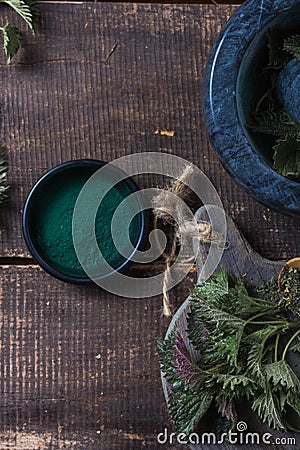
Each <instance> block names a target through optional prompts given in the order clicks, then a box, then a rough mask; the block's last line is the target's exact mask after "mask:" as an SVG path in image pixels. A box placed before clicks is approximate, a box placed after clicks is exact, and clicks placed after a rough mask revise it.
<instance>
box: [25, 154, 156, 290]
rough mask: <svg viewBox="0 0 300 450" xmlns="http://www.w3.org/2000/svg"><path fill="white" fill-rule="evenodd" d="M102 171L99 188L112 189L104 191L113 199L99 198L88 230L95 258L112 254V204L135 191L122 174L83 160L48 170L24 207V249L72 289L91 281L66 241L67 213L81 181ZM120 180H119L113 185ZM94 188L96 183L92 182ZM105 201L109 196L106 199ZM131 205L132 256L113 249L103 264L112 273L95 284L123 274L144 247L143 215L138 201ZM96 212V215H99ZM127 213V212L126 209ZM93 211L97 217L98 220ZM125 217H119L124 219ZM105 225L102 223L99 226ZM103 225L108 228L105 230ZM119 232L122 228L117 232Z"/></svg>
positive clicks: (70, 220)
mask: <svg viewBox="0 0 300 450" xmlns="http://www.w3.org/2000/svg"><path fill="white" fill-rule="evenodd" d="M104 166H105V172H104V173H105V175H104V174H103V175H102V173H101V175H100V184H101V183H108V185H109V186H110V184H111V186H114V187H113V190H111V191H110V192H113V194H110V193H108V194H107V197H104V200H103V202H104V203H103V207H102V204H101V205H100V206H99V210H98V212H97V219H96V220H95V225H94V226H95V233H96V234H97V237H98V235H99V236H100V242H99V245H100V246H101V245H102V249H101V252H102V253H103V254H104V256H105V252H106V254H108V251H107V248H113V247H111V236H110V228H109V226H110V224H111V217H112V215H113V213H114V211H113V205H114V202H115V206H118V202H121V201H122V200H123V199H125V198H126V197H128V196H129V195H130V194H132V193H135V192H138V190H139V188H138V186H137V185H136V184H135V183H134V181H133V180H132V179H131V178H129V177H127V178H124V175H125V174H124V172H122V171H121V170H120V169H119V168H117V167H115V166H113V165H111V164H109V165H106V163H104V162H103V161H98V160H89V159H82V160H74V161H69V162H66V163H63V164H61V165H59V166H56V167H54V168H53V169H51V170H50V171H49V172H47V173H46V174H45V175H43V176H42V177H41V178H40V179H39V180H38V181H37V183H36V184H35V185H34V186H33V188H32V190H31V192H30V193H29V195H28V197H27V200H26V202H25V206H24V212H23V234H24V238H25V241H26V244H27V246H28V249H29V251H30V253H31V254H32V256H33V258H34V259H35V260H36V261H37V263H38V264H39V265H40V266H41V267H42V268H43V269H45V270H46V271H47V272H48V273H49V274H51V275H53V276H54V277H56V278H58V279H60V280H63V281H66V282H70V283H76V284H82V283H88V282H90V281H91V280H90V278H89V277H88V275H87V274H86V273H85V271H84V270H83V269H82V267H81V264H80V263H79V261H78V259H77V255H76V252H75V249H74V245H73V240H72V226H73V211H74V205H75V203H76V201H77V198H78V195H79V192H80V191H81V189H82V187H83V186H84V185H85V183H86V181H87V180H89V179H90V177H91V176H92V175H93V174H94V173H95V172H97V171H98V170H99V169H100V168H102V167H104ZM120 176H121V177H122V178H124V179H123V180H122V181H119V182H118V183H117V181H118V180H119V179H120ZM97 177H98V175H97ZM103 177H105V180H102V178H103ZM97 182H99V180H98V178H97ZM96 188H97V185H96ZM92 195H93V192H92ZM109 195H111V196H110V197H109ZM112 195H113V196H112ZM106 199H107V200H106ZM129 201H130V199H129ZM132 201H134V202H138V205H136V204H135V205H134V207H138V209H139V211H140V212H139V213H138V214H137V215H136V216H135V217H134V218H133V220H132V223H133V222H134V221H135V222H134V226H133V228H132V230H133V231H132V233H131V235H130V238H131V244H132V245H133V247H134V251H133V252H132V253H131V254H130V256H129V257H127V258H125V257H124V256H122V255H121V254H119V253H118V252H117V251H115V250H114V249H113V253H111V255H110V256H109V258H110V259H109V260H107V262H108V263H109V264H110V265H111V266H112V269H111V270H110V271H108V272H105V273H101V275H99V276H97V278H98V279H100V278H104V277H108V276H112V275H113V274H114V273H115V272H124V271H126V269H127V268H128V266H129V265H130V263H131V258H132V257H133V255H134V253H135V252H136V251H137V250H140V249H141V248H142V247H143V246H144V243H145V239H146V235H147V231H148V218H147V212H146V211H144V210H143V206H142V200H141V198H140V197H137V198H135V199H133V200H132ZM105 202H106V203H105ZM101 207H102V211H100V208H101ZM129 209H130V208H129ZM127 210H128V208H126V211H127ZM99 211H100V215H99V214H98V213H99ZM126 211H125V213H124V214H125V215H126V214H127V212H126ZM128 214H129V213H128ZM106 219H107V221H108V222H107V223H106V222H105V221H106ZM83 220H84V218H83ZM109 221H110V222H109ZM106 224H108V225H109V226H106ZM130 226H131V225H130ZM97 227H98V228H97ZM121 228H122V223H121V226H120V230H121ZM122 232H124V230H122ZM84 238H85V236H84V230H83V239H84ZM97 243H98V240H97ZM85 245H87V253H89V257H90V258H91V257H92V256H93V252H92V250H91V249H90V248H89V247H88V242H87V244H85ZM122 250H124V249H122ZM125 253H126V249H125ZM123 254H124V253H123ZM90 255H92V256H90Z"/></svg>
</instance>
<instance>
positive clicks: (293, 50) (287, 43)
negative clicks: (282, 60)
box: [283, 34, 300, 61]
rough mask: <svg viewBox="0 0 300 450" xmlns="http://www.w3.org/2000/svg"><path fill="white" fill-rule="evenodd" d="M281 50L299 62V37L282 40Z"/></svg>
mask: <svg viewBox="0 0 300 450" xmlns="http://www.w3.org/2000/svg"><path fill="white" fill-rule="evenodd" d="M283 49H284V50H286V51H287V52H289V53H290V54H291V55H293V56H294V58H297V59H298V60H299V61H300V35H299V34H297V35H294V36H291V37H288V38H286V39H285V40H284V44H283Z"/></svg>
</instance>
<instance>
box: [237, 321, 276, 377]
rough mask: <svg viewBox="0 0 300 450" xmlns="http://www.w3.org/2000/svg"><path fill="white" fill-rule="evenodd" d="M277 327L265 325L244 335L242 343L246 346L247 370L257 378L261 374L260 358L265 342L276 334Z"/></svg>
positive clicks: (261, 363)
mask: <svg viewBox="0 0 300 450" xmlns="http://www.w3.org/2000/svg"><path fill="white" fill-rule="evenodd" d="M278 332H279V331H278V328H277V327H275V326H271V325H269V326H267V327H266V328H261V329H259V330H257V331H254V332H253V333H252V334H250V335H249V336H247V337H246V339H245V341H244V344H246V345H247V347H248V357H247V366H248V370H249V371H250V372H251V373H253V374H256V375H257V376H258V377H259V378H261V376H262V365H263V362H262V358H263V354H264V351H265V344H266V342H267V340H268V339H270V337H272V336H274V335H275V334H277V333H278Z"/></svg>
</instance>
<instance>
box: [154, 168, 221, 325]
mask: <svg viewBox="0 0 300 450" xmlns="http://www.w3.org/2000/svg"><path fill="white" fill-rule="evenodd" d="M193 174H194V169H193V167H192V166H187V167H186V168H185V170H184V171H183V173H182V175H181V176H180V177H179V178H178V179H176V180H175V181H174V182H173V183H172V185H171V186H170V187H169V188H167V189H166V190H163V191H161V192H160V194H159V195H158V196H157V197H155V198H154V199H153V215H154V229H158V223H159V222H161V223H162V225H163V226H167V227H168V229H169V230H170V234H171V236H170V238H171V244H170V245H169V246H168V249H167V250H166V249H165V251H164V252H163V253H162V256H163V258H164V261H165V264H166V269H165V271H164V278H163V286H162V290H163V315H164V316H166V317H170V316H171V315H172V310H171V309H172V308H171V304H170V298H169V294H168V290H169V286H170V282H171V266H172V264H173V263H174V261H175V260H176V255H177V247H178V244H179V245H180V243H181V240H182V239H183V235H189V236H191V237H194V238H196V239H199V240H200V241H201V242H203V243H211V242H214V241H216V242H220V236H218V234H217V233H214V232H213V229H212V225H211V224H210V223H209V222H203V221H202V222H200V221H198V222H197V223H195V222H192V221H191V220H190V218H187V217H185V216H186V214H185V212H184V209H185V207H186V205H189V204H190V203H191V202H192V196H193V191H192V190H191V189H190V188H189V187H188V184H187V180H188V179H189V178H190V177H191V176H193ZM174 194H175V196H177V197H179V198H180V199H181V200H182V202H179V201H178V199H176V197H175V196H174ZM174 217H177V218H179V219H180V220H179V221H180V229H179V225H178V222H176V221H175V219H174ZM193 258H194V256H191V258H190V259H189V261H190V260H191V259H193Z"/></svg>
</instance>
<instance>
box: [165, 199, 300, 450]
mask: <svg viewBox="0 0 300 450" xmlns="http://www.w3.org/2000/svg"><path fill="white" fill-rule="evenodd" d="M196 217H197V218H198V219H199V220H201V221H206V220H208V216H207V212H206V209H205V208H201V209H200V210H199V211H198V212H197V213H196ZM216 231H218V230H216ZM220 231H221V230H220ZM227 242H228V248H227V249H226V250H225V251H224V253H223V255H222V258H221V260H220V262H219V266H218V268H217V269H216V270H219V268H220V267H224V268H225V269H226V270H227V271H228V272H229V273H231V274H232V275H236V274H239V275H240V276H243V278H244V280H245V283H247V285H248V286H250V287H259V286H261V284H262V283H263V282H264V281H267V280H270V279H271V278H272V277H277V276H278V274H279V272H280V269H281V268H282V266H283V264H284V263H283V261H276V262H274V261H270V260H267V259H265V258H262V257H261V256H260V255H259V254H258V253H256V252H255V251H253V249H252V248H251V246H250V245H249V243H248V242H247V241H246V240H245V238H244V237H243V236H242V235H241V234H240V233H239V231H238V230H237V228H236V226H235V225H234V223H233V222H232V220H231V219H230V218H229V217H228V218H227ZM206 259H207V246H205V245H201V246H200V247H199V255H198V274H200V272H201V270H202V268H203V264H204V262H205V261H206ZM188 313H189V298H187V299H186V301H185V302H184V303H183V304H182V306H181V307H180V308H179V310H178V311H177V312H176V314H175V315H174V317H173V319H172V321H171V323H170V326H169V328H168V331H167V335H169V333H170V332H171V331H172V330H174V327H176V328H178V329H179V330H180V332H181V333H182V335H183V336H184V338H185V339H186V338H187V333H186V329H187V315H188ZM186 343H187V346H188V348H189V349H190V351H191V354H192V355H193V356H194V357H195V360H197V354H196V352H195V350H194V348H193V347H192V346H191V345H190V342H189V341H188V339H186ZM298 365H299V358H295V357H294V359H293V367H294V368H295V371H296V373H297V374H298V375H299V367H298ZM163 386H164V393H165V397H166V399H168V397H169V395H168V387H167V383H166V382H165V380H164V378H163ZM237 416H238V422H240V421H242V422H245V423H246V429H245V430H244V434H243V436H244V442H245V440H246V434H247V432H249V433H254V432H255V433H258V434H259V439H260V441H259V442H257V441H255V442H256V443H255V444H251V441H249V442H248V443H247V444H244V445H235V446H234V447H232V445H229V444H226V443H223V444H219V445H218V444H215V445H214V448H217V449H220V450H221V449H224V450H230V449H232V448H236V449H239V450H247V449H249V450H257V449H258V448H259V449H261V450H262V449H267V448H268V447H269V445H267V444H266V443H264V442H263V440H262V437H263V435H264V434H265V433H270V434H271V435H272V439H271V440H272V443H273V444H272V448H274V449H276V450H283V449H285V450H297V449H298V448H299V443H298V441H299V439H300V435H299V433H294V434H293V433H280V432H277V431H274V430H270V429H269V428H268V427H267V426H265V425H264V424H263V423H262V422H261V421H260V420H259V418H258V417H257V415H256V414H255V413H253V412H252V411H251V410H250V408H249V406H248V405H247V403H245V402H244V403H241V404H240V405H238V408H237ZM202 430H203V431H202V432H203V433H209V432H211V423H210V422H209V418H207V423H206V424H205V425H204V424H203V427H202ZM276 438H278V439H281V438H283V439H287V438H295V439H296V445H292V444H291V443H289V444H287V445H283V444H279V443H278V444H276ZM201 439H202V435H201V433H199V440H200V441H199V442H201ZM205 439H206V438H205V437H204V441H203V444H202V445H194V446H193V445H191V449H193V450H209V449H210V448H211V445H208V443H207V440H205ZM212 442H213V441H211V443H212ZM216 442H217V440H216ZM283 442H287V441H283Z"/></svg>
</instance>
